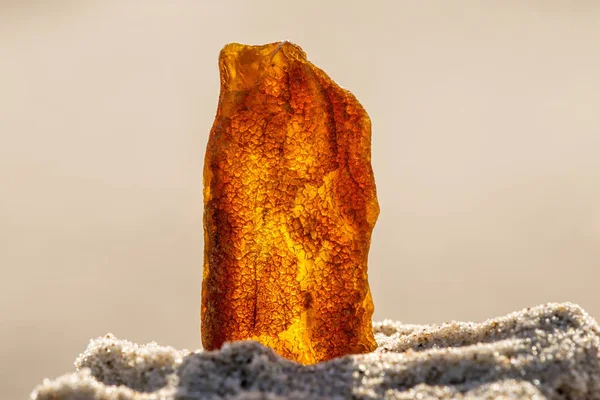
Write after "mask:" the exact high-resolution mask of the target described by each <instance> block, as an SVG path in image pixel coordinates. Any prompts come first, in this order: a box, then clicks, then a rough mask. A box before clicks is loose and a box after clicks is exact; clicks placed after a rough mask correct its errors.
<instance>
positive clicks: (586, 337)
mask: <svg viewBox="0 0 600 400" xmlns="http://www.w3.org/2000/svg"><path fill="white" fill-rule="evenodd" d="M374 332H375V338H376V340H377V343H378V345H379V347H378V348H377V350H376V351H375V352H373V353H371V354H363V355H349V356H345V357H341V358H337V359H334V360H330V361H327V362H323V363H319V364H316V365H309V366H303V365H301V364H298V363H295V362H293V361H289V360H287V359H284V358H282V357H280V356H278V355H276V354H275V353H274V352H273V351H272V350H271V349H269V348H267V347H264V346H262V345H261V344H259V343H257V342H253V341H243V342H235V343H228V344H225V345H224V346H223V348H222V349H221V350H218V351H205V352H203V351H197V352H193V353H190V352H188V351H177V350H175V349H173V348H170V347H161V346H158V345H156V344H148V345H142V346H138V345H135V344H132V343H130V342H127V341H124V340H118V339H115V338H114V337H113V336H111V335H107V336H106V337H103V338H98V339H96V340H92V341H91V343H90V345H89V347H88V349H87V350H86V351H85V353H83V354H82V355H80V356H79V358H78V359H77V361H76V362H75V364H76V366H77V369H78V370H79V371H78V372H76V373H74V374H69V375H65V376H63V377H60V378H58V379H55V380H52V381H49V380H47V381H45V382H44V383H43V384H41V385H40V386H38V387H37V388H36V389H35V391H34V392H33V394H32V399H37V400H51V399H52V400H62V399H69V400H88V399H89V400H92V399H94V400H130V399H136V400H150V399H187V400H193V399H194V400H195V399H198V400H199V399H215V400H217V399H235V400H242V399H244V400H258V399H271V400H280V399H298V400H306V399H350V398H354V399H381V398H383V399H434V398H442V399H498V398H502V399H600V357H599V356H600V355H599V350H600V336H599V335H600V328H599V327H598V324H597V323H596V321H594V320H593V319H592V318H590V317H589V316H588V315H587V314H586V313H585V312H584V311H583V310H581V308H579V307H578V306H576V305H573V304H568V303H567V304H547V305H544V306H539V307H535V308H531V309H526V310H523V311H521V312H517V313H513V314H510V315H508V316H506V317H502V318H496V319H492V320H488V321H486V322H483V323H461V322H453V323H449V324H444V325H441V326H416V325H403V324H400V323H397V322H392V321H384V322H381V323H376V324H374Z"/></svg>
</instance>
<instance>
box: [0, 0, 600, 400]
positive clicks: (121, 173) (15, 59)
mask: <svg viewBox="0 0 600 400" xmlns="http://www.w3.org/2000/svg"><path fill="white" fill-rule="evenodd" d="M282 39H289V40H292V41H294V42H296V43H298V44H299V45H301V46H302V47H303V48H304V50H305V51H306V53H307V54H308V57H309V59H310V60H311V61H313V62H314V63H315V64H316V65H317V66H319V67H321V68H323V69H324V70H325V71H326V72H327V73H328V74H329V75H330V76H331V77H332V78H333V79H334V80H336V81H337V82H338V83H339V84H341V85H342V86H344V87H347V88H349V89H350V90H351V91H353V92H354V94H355V95H356V96H357V98H358V99H359V100H360V101H361V103H362V104H363V105H364V106H365V108H366V109H367V111H368V112H369V114H370V115H371V118H372V120H373V139H372V142H373V167H374V170H375V174H376V175H375V176H376V181H377V185H378V196H379V202H380V205H381V214H380V217H379V221H378V223H377V226H376V228H375V231H374V234H373V242H372V247H371V253H370V269H369V271H370V282H371V287H372V292H373V295H374V301H375V306H376V311H375V315H374V319H376V320H381V319H384V318H391V319H396V320H401V321H404V322H410V323H442V322H445V321H450V320H475V321H481V320H484V319H487V318H491V317H495V316H499V315H503V314H506V313H509V312H511V311H515V310H519V309H521V308H524V307H528V306H532V305H537V304H540V303H545V302H550V301H571V302H576V303H579V304H580V305H581V306H583V307H584V309H586V310H587V311H588V312H589V313H590V314H591V315H592V316H594V317H596V318H600V297H599V296H598V278H599V277H600V112H599V110H600V73H599V71H600V52H599V51H598V45H599V43H600V3H598V2H593V1H589V2H588V1H583V0H582V1H571V2H563V1H544V2H541V1H530V0H528V1H507V2H480V1H459V2H445V1H427V2H422V1H416V0H415V1H375V0H374V1H369V2H365V1H348V0H344V1H341V0H340V1H329V2H324V1H322V0H303V1H297V2H285V1H281V0H279V1H275V0H269V1H267V0H253V1H251V2H247V1H241V0H240V1H223V2H217V1H214V2H213V1H210V2H209V1H195V0H187V1H185V0H179V1H159V0H156V1H144V0H121V1H102V0H87V1H74V0H73V1H69V0H55V1H42V0H39V1H36V0H14V1H7V0H0V266H1V268H2V274H3V278H2V279H1V280H0V324H1V326H0V356H1V359H2V360H3V362H2V364H1V365H0V387H2V391H3V397H4V398H25V397H26V396H27V394H28V393H29V392H30V391H31V389H32V388H33V387H34V385H35V384H37V383H41V381H42V379H43V378H45V377H55V376H57V375H60V374H62V373H66V372H69V371H72V370H73V369H74V368H73V361H74V360H75V358H76V357H77V355H78V354H79V353H80V352H82V351H83V350H84V349H85V347H86V345H87V343H88V341H89V339H91V338H94V337H97V336H101V335H104V334H106V333H107V332H112V333H113V334H115V335H116V336H117V337H119V338H126V339H129V340H132V341H135V342H141V343H145V342H148V341H157V342H159V343H161V344H165V345H172V346H175V347H178V348H190V349H196V348H199V347H200V334H199V303H200V283H201V274H202V271H201V268H202V257H203V249H202V246H203V232H202V166H203V165H202V164H203V157H204V151H205V146H206V141H207V137H208V133H209V130H210V128H211V125H212V121H213V117H214V114H215V111H216V106H217V98H218V94H219V93H218V91H219V75H218V69H217V56H218V53H219V50H220V49H221V47H222V46H223V45H224V44H225V43H227V42H231V41H238V42H244V43H251V44H264V43H269V42H274V41H278V40H282Z"/></svg>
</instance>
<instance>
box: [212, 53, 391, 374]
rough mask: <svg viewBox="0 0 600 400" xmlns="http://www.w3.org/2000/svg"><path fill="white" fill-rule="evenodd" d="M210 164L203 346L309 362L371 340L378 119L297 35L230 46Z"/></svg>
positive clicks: (222, 62) (223, 63)
mask: <svg viewBox="0 0 600 400" xmlns="http://www.w3.org/2000/svg"><path fill="white" fill-rule="evenodd" d="M219 67H220V73H221V94H220V97H219V105H218V109H217V115H216V118H215V122H214V125H213V128H212V130H211V132H210V138H209V141H208V146H207V149H206V158H205V163H204V235H205V255H204V277H203V283H202V343H203V346H204V348H205V349H207V350H212V349H217V348H219V347H221V345H222V344H223V342H225V341H232V340H243V339H252V340H257V341H259V342H261V343H263V344H264V345H267V346H270V347H272V348H273V349H274V350H275V351H276V352H277V353H279V354H281V355H283V356H285V357H287V358H290V359H293V360H296V361H298V362H301V363H304V364H310V363H315V362H319V361H323V360H327V359H330V358H333V357H338V356H342V355H345V354H351V353H365V352H369V351H373V350H374V349H375V347H376V344H375V341H374V338H373V331H372V326H371V316H372V313H373V302H372V298H371V293H370V290H369V283H368V280H367V255H368V251H369V245H370V240H371V231H372V230H373V226H374V225H375V221H376V220H377V216H378V214H379V206H378V203H377V197H376V193H375V181H374V178H373V171H372V169H371V122H370V119H369V117H368V115H367V113H366V112H365V110H364V109H363V107H362V106H361V105H360V103H359V102H358V101H357V100H356V98H355V97H354V96H353V95H352V94H351V93H350V92H348V91H347V90H345V89H342V88H341V87H339V86H338V85H337V84H336V83H335V82H334V81H333V80H331V78H329V77H328V76H327V75H326V74H325V72H323V71H322V70H320V69H319V68H317V67H315V66H314V65H313V64H312V63H310V62H309V61H307V59H306V54H305V53H304V52H303V51H302V49H301V48H300V47H299V46H297V45H295V44H293V43H290V42H279V43H272V44H267V45H264V46H248V45H242V44H237V43H232V44H228V45H226V46H225V47H224V48H223V50H222V51H221V54H220V57H219Z"/></svg>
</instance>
